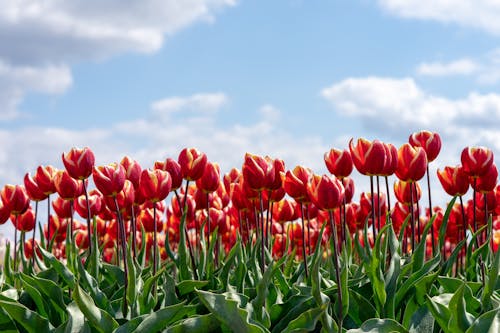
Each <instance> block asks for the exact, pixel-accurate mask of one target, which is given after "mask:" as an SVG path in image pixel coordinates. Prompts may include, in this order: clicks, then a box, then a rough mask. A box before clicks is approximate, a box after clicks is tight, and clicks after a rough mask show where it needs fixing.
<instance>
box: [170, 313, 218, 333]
mask: <svg viewBox="0 0 500 333" xmlns="http://www.w3.org/2000/svg"><path fill="white" fill-rule="evenodd" d="M219 327H220V323H219V320H217V318H216V316H215V315H214V314H213V313H209V314H206V315H201V316H195V317H190V318H187V319H185V320H183V321H182V322H180V323H179V324H175V325H173V326H171V327H169V328H167V329H166V330H164V331H163V332H164V333H210V332H215V331H217V330H218V328H219Z"/></svg>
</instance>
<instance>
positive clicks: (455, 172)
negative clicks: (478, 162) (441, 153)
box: [437, 165, 469, 196]
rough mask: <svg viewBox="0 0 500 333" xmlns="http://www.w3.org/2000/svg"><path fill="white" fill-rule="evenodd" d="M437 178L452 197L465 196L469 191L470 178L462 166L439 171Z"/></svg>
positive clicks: (447, 167) (448, 167)
mask: <svg viewBox="0 0 500 333" xmlns="http://www.w3.org/2000/svg"><path fill="white" fill-rule="evenodd" d="M437 176H438V179H439V181H440V182H441V186H443V189H444V190H445V191H446V193H448V194H449V195H451V196H463V195H464V194H465V193H467V190H468V189H469V178H468V176H467V174H466V173H465V171H464V169H463V167H462V166H460V165H457V166H455V167H451V166H446V167H444V169H443V170H439V169H438V170H437Z"/></svg>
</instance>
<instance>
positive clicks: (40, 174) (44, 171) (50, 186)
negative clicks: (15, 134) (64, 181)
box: [33, 165, 58, 234]
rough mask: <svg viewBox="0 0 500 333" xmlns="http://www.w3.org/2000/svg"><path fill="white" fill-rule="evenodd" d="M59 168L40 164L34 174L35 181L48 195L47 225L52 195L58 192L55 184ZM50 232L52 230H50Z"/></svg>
mask: <svg viewBox="0 0 500 333" xmlns="http://www.w3.org/2000/svg"><path fill="white" fill-rule="evenodd" d="M57 171H58V170H57V169H56V168H54V167H53V166H51V165H47V166H42V165H40V166H38V168H37V169H36V172H35V175H34V176H33V179H34V181H35V182H36V184H37V185H38V187H39V188H40V189H41V190H42V191H43V192H44V193H45V194H46V195H47V225H48V226H49V228H50V225H49V224H48V221H49V219H50V195H51V194H52V193H55V192H56V186H55V185H54V176H55V175H56V173H57ZM49 234H51V233H50V230H49Z"/></svg>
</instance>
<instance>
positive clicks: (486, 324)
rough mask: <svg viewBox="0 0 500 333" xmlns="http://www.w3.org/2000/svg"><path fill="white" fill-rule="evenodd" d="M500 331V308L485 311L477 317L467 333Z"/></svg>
mask: <svg viewBox="0 0 500 333" xmlns="http://www.w3.org/2000/svg"><path fill="white" fill-rule="evenodd" d="M498 332H500V309H495V310H491V311H488V312H485V313H483V314H482V315H481V316H479V317H478V318H476V320H474V322H473V323H472V325H471V326H470V327H469V329H468V330H467V331H466V332H465V333H498Z"/></svg>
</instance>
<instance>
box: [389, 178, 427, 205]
mask: <svg viewBox="0 0 500 333" xmlns="http://www.w3.org/2000/svg"><path fill="white" fill-rule="evenodd" d="M413 184H415V187H413ZM410 188H413V202H414V203H415V202H417V201H419V200H420V198H421V197H422V189H421V188H420V185H419V184H418V183H410V182H405V181H404V180H398V181H396V182H395V183H394V194H395V195H396V199H398V201H399V202H401V203H405V204H409V203H410V202H411V190H410Z"/></svg>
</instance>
